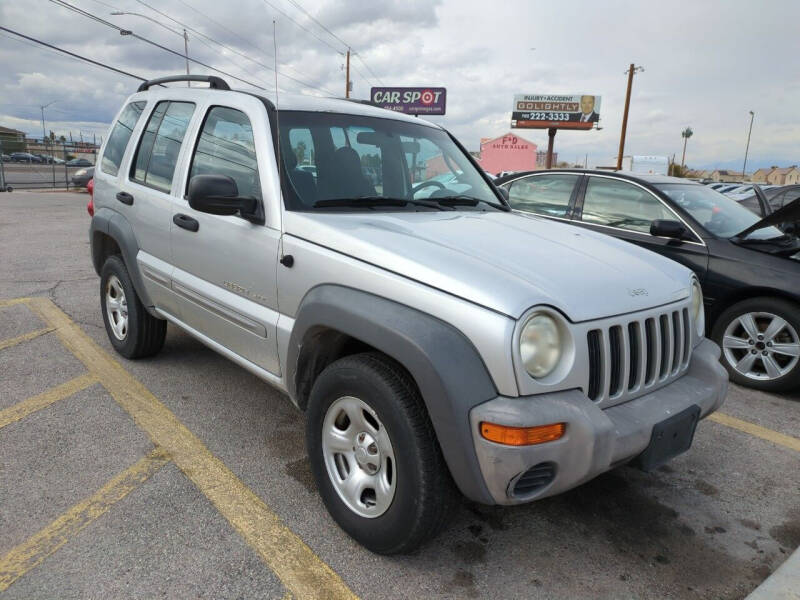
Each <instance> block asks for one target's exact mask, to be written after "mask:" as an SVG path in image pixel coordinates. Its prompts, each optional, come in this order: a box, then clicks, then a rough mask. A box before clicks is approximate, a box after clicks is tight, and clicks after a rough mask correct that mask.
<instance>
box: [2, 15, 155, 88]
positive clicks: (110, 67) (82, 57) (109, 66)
mask: <svg viewBox="0 0 800 600" xmlns="http://www.w3.org/2000/svg"><path fill="white" fill-rule="evenodd" d="M0 30H2V31H7V32H8V33H12V34H14V35H17V36H19V37H21V38H24V39H26V40H29V41H31V42H35V43H36V44H40V45H42V46H45V47H47V48H50V49H51V50H55V51H57V52H61V53H63V54H67V55H69V56H72V57H73V58H77V59H78V60H82V61H85V62H87V63H90V64H92V65H95V66H98V67H102V68H104V69H108V70H109V71H114V72H115V73H119V74H120V75H126V76H128V77H133V78H134V79H138V80H139V81H147V79H145V78H144V77H140V76H139V75H134V74H133V73H128V72H127V71H123V70H122V69H117V68H116V67H112V66H111V65H107V64H105V63H101V62H99V61H96V60H93V59H91V58H88V57H86V56H81V55H80V54H76V53H75V52H70V51H69V50H65V49H64V48H59V47H58V46H54V45H53V44H48V43H47V42H43V41H42V40H37V39H36V38H32V37H30V36H28V35H25V34H24V33H20V32H19V31H14V30H13V29H9V28H8V27H3V26H0Z"/></svg>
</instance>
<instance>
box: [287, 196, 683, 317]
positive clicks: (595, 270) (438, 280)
mask: <svg viewBox="0 0 800 600" xmlns="http://www.w3.org/2000/svg"><path fill="white" fill-rule="evenodd" d="M284 229H285V231H286V233H287V234H289V235H296V236H298V237H302V238H304V239H306V240H314V243H317V244H320V245H322V246H326V247H328V248H330V249H332V250H335V251H337V252H341V253H343V254H346V255H348V256H351V257H353V258H356V259H359V260H362V261H365V262H368V263H370V264H373V265H376V266H378V267H381V268H383V269H387V270H389V271H392V272H394V273H397V274H400V275H403V276H405V277H408V278H411V279H413V280H416V281H419V282H421V283H424V284H426V285H429V286H431V287H434V288H437V289H440V290H442V291H444V292H447V293H449V294H453V295H455V296H458V297H460V298H464V299H465V300H469V301H470V302H473V303H475V304H479V305H481V306H484V307H486V308H489V309H491V310H494V311H496V312H500V313H503V314H505V315H508V316H510V317H513V318H518V317H519V316H521V315H522V313H524V312H525V311H526V310H527V309H528V308H530V307H531V306H534V305H537V304H548V305H551V306H553V307H555V308H558V309H560V310H561V311H562V312H563V313H564V314H565V315H566V316H567V317H568V318H569V319H571V320H572V321H575V322H579V321H587V320H591V319H597V318H601V317H608V316H612V315H617V314H623V313H628V312H634V311H638V310H644V309H647V308H652V307H654V306H659V305H662V304H667V303H670V302H674V301H676V300H680V299H682V298H686V297H687V296H688V294H689V282H690V274H689V270H688V269H687V268H685V267H683V266H681V265H679V264H678V263H675V262H673V261H671V260H669V259H666V258H664V257H662V256H659V255H657V254H655V253H653V252H650V251H648V250H645V249H643V248H640V247H638V246H635V245H633V244H630V243H628V242H623V241H620V240H617V239H615V238H612V237H609V236H605V235H602V234H598V233H594V232H591V231H587V230H585V229H582V228H579V227H575V226H572V225H566V224H561V223H556V222H553V221H548V220H544V219H540V218H536V217H529V216H526V215H519V214H516V213H505V212H477V211H476V212H468V211H453V212H450V211H447V212H445V211H442V212H428V211H424V212H377V211H376V212H374V213H363V212H359V213H343V212H340V213H323V212H315V213H306V212H288V211H287V212H285V213H284Z"/></svg>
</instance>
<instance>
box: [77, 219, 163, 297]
mask: <svg viewBox="0 0 800 600" xmlns="http://www.w3.org/2000/svg"><path fill="white" fill-rule="evenodd" d="M103 234H104V235H107V236H108V237H110V238H111V239H113V240H114V241H115V242H116V243H117V246H119V249H120V251H121V252H122V259H123V260H124V261H125V266H126V267H127V268H128V274H129V275H130V276H131V280H132V281H133V287H134V289H135V290H136V294H137V295H138V296H139V300H141V302H142V304H143V305H144V306H145V307H146V308H147V309H148V310H149V309H152V307H153V303H152V302H151V300H150V296H149V294H148V293H147V288H145V286H144V281H143V280H142V274H141V273H140V272H139V265H138V263H137V262H136V255H137V254H138V253H139V242H138V241H137V239H136V234H134V232H133V226H132V225H131V224H130V222H128V219H126V218H125V217H124V216H123V215H121V214H120V213H118V212H117V211H115V210H112V209H110V208H106V207H103V208H100V209H98V210H97V211H95V213H94V216H93V217H92V222H91V224H90V225H89V242H90V244H91V248H92V263H93V264H94V270H95V271H96V272H97V274H98V275H99V274H100V269H102V268H103V265H102V244H101V239H102V235H103Z"/></svg>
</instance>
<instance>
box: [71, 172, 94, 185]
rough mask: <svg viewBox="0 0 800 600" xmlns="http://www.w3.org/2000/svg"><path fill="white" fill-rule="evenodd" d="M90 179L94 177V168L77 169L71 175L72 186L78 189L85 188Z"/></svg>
mask: <svg viewBox="0 0 800 600" xmlns="http://www.w3.org/2000/svg"><path fill="white" fill-rule="evenodd" d="M92 177H94V167H89V168H88V169H78V170H77V171H75V172H74V173H73V174H72V184H73V185H76V186H78V187H86V186H87V185H88V184H89V181H91V179H92Z"/></svg>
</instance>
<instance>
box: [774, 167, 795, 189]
mask: <svg viewBox="0 0 800 600" xmlns="http://www.w3.org/2000/svg"><path fill="white" fill-rule="evenodd" d="M794 168H795V167H787V168H785V169H772V172H771V173H770V174H769V175H767V183H768V184H770V185H786V176H787V175H788V174H789V172H790V171H791V170H792V169H794Z"/></svg>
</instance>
